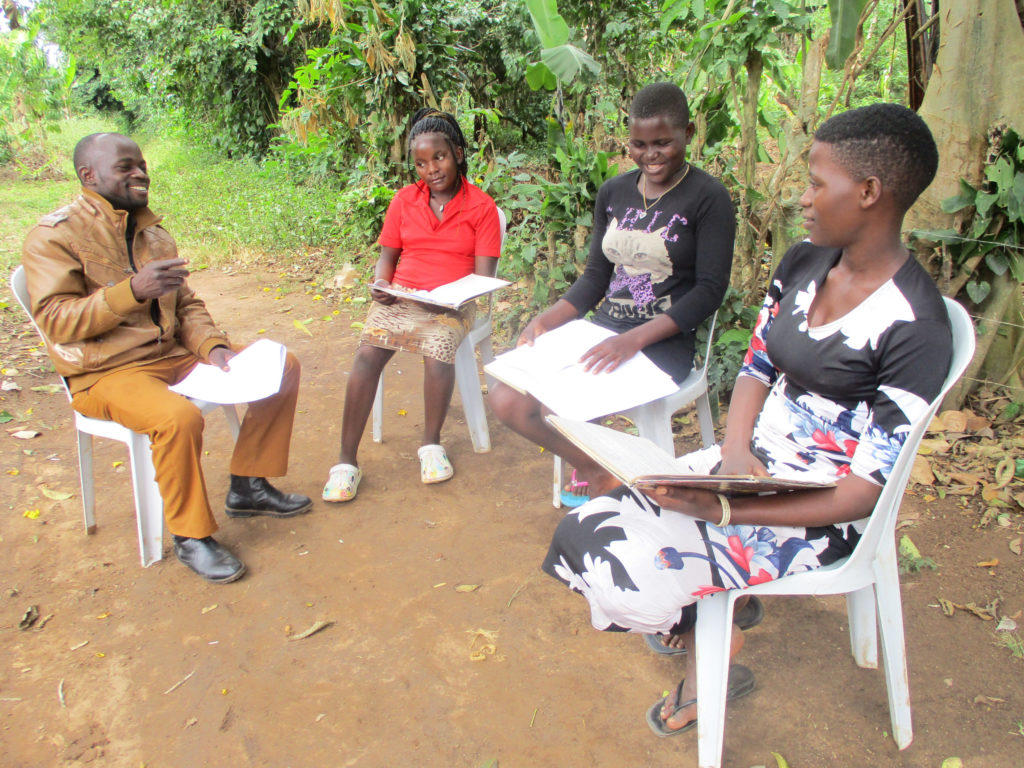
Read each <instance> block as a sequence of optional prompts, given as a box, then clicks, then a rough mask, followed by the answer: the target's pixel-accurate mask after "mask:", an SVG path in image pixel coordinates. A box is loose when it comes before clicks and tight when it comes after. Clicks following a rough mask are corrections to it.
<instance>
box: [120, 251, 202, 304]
mask: <svg viewBox="0 0 1024 768" xmlns="http://www.w3.org/2000/svg"><path fill="white" fill-rule="evenodd" d="M185 263H186V262H185V259H158V260H157V261H151V262H149V263H148V264H144V265H143V266H142V269H140V270H139V271H138V272H137V273H136V274H134V275H132V294H134V296H135V298H136V300H138V301H145V300H146V299H158V298H160V297H161V296H163V295H164V294H165V293H170V292H171V291H176V290H178V289H179V288H181V286H183V285H184V284H185V278H186V277H188V270H187V269H184V267H183V265H184V264H185Z"/></svg>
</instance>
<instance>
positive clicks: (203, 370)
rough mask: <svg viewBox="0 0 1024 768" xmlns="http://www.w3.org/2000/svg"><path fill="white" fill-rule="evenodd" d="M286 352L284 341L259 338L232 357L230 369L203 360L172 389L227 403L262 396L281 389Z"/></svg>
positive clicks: (202, 398)
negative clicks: (282, 342) (225, 369)
mask: <svg viewBox="0 0 1024 768" xmlns="http://www.w3.org/2000/svg"><path fill="white" fill-rule="evenodd" d="M285 354H287V351H286V350H285V348H284V345H283V344H278V343H277V342H276V341H271V340H270V339H260V340H259V341H257V342H255V343H253V344H250V345H249V346H248V347H246V348H245V349H243V350H242V351H241V352H239V353H238V354H237V355H235V356H234V357H232V358H231V361H230V362H229V363H228V366H229V367H230V369H231V370H229V371H222V370H221V369H220V368H218V367H216V366H215V365H208V364H207V363H200V364H199V365H197V366H196V367H195V368H194V369H192V372H191V373H190V374H189V375H188V376H186V377H185V378H184V379H182V380H181V381H179V382H178V383H177V384H175V385H174V386H172V387H170V389H171V391H172V392H177V393H178V394H179V395H184V396H185V397H192V398H195V399H196V400H205V401H206V402H208V403H222V404H225V405H227V404H235V403H252V402H255V401H256V400H262V399H263V398H265V397H270V396H271V395H273V394H275V393H276V392H277V391H278V390H280V389H281V376H282V374H283V373H284V358H285Z"/></svg>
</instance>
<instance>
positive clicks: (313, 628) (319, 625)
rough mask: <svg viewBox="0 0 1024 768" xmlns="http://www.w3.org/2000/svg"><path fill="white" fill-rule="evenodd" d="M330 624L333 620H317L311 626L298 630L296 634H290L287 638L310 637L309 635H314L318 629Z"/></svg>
mask: <svg viewBox="0 0 1024 768" xmlns="http://www.w3.org/2000/svg"><path fill="white" fill-rule="evenodd" d="M332 624H334V622H333V621H318V622H315V623H314V624H313V626H311V627H310V628H309V629H306V630H303V631H302V632H299V634H297V635H292V636H291V637H289V638H288V639H289V640H305V639H306V638H307V637H310V636H311V635H315V634H316V633H317V632H319V631H320V630H322V629H327V628H328V627H329V626H331V625H332Z"/></svg>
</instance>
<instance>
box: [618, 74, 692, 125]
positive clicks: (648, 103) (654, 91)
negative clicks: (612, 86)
mask: <svg viewBox="0 0 1024 768" xmlns="http://www.w3.org/2000/svg"><path fill="white" fill-rule="evenodd" d="M629 117H630V119H631V120H633V119H638V120H643V119H646V118H650V117H664V118H665V119H667V120H668V121H669V123H671V124H672V125H673V126H675V127H676V128H681V129H683V130H686V126H687V125H689V124H690V105H689V103H688V102H687V101H686V94H685V93H683V89H682V88H680V87H679V86H678V85H676V84H675V83H651V84H650V85H647V86H644V87H643V88H641V89H640V90H639V91H637V94H636V96H634V97H633V103H632V105H630V107H629Z"/></svg>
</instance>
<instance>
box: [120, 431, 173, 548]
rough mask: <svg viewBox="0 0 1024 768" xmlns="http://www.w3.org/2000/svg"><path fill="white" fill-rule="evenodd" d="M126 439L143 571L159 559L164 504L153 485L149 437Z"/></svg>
mask: <svg viewBox="0 0 1024 768" xmlns="http://www.w3.org/2000/svg"><path fill="white" fill-rule="evenodd" d="M130 439H131V442H129V444H128V455H129V458H130V460H131V466H132V486H133V490H134V492H135V519H136V524H137V526H138V530H139V553H140V556H141V559H142V567H143V568H145V567H147V566H149V565H152V564H153V563H155V562H156V561H158V560H160V559H161V558H163V532H164V520H163V517H164V503H163V499H162V498H160V488H159V487H158V486H157V484H156V470H155V469H154V468H153V456H152V453H151V451H150V446H149V436H148V435H144V434H139V433H138V432H133V433H132V435H131V438H130Z"/></svg>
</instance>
